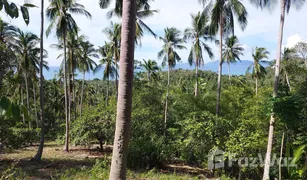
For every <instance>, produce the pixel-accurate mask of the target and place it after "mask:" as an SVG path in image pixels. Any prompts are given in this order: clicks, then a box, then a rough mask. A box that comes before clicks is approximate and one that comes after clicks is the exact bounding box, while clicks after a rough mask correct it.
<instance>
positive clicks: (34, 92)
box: [33, 81, 39, 128]
mask: <svg viewBox="0 0 307 180" xmlns="http://www.w3.org/2000/svg"><path fill="white" fill-rule="evenodd" d="M35 89H36V88H35V82H34V81H33V100H34V113H35V120H36V128H38V127H39V125H38V116H37V110H36V90H35Z"/></svg>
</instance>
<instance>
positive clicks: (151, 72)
mask: <svg viewBox="0 0 307 180" xmlns="http://www.w3.org/2000/svg"><path fill="white" fill-rule="evenodd" d="M140 66H141V67H143V68H144V69H145V70H146V73H147V79H148V81H150V80H151V78H153V79H154V80H158V75H157V73H156V71H159V70H160V68H159V67H158V64H157V62H156V61H155V60H150V59H148V60H147V61H146V60H145V59H143V62H141V63H140Z"/></svg>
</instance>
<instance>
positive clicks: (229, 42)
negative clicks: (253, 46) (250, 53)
mask: <svg viewBox="0 0 307 180" xmlns="http://www.w3.org/2000/svg"><path fill="white" fill-rule="evenodd" d="M222 51H223V61H224V62H226V63H227V64H228V79H229V81H230V63H236V62H237V60H239V61H240V55H243V51H244V48H243V47H242V46H241V44H239V39H238V38H237V36H231V37H229V38H227V39H226V42H225V44H224V45H223V50H222Z"/></svg>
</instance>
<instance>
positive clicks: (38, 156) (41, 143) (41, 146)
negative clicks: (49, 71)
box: [33, 0, 45, 161]
mask: <svg viewBox="0 0 307 180" xmlns="http://www.w3.org/2000/svg"><path fill="white" fill-rule="evenodd" d="M43 53H44V0H41V32H40V65H39V66H40V69H39V77H40V79H39V83H40V86H39V96H40V98H39V100H40V111H41V114H40V120H41V134H40V135H41V137H40V141H39V147H38V150H37V153H36V155H35V156H34V157H33V160H37V161H40V160H41V159H42V154H43V149H44V141H45V119H44V91H43V86H44V80H43V63H44V62H43V59H44V58H43Z"/></svg>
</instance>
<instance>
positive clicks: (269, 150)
mask: <svg viewBox="0 0 307 180" xmlns="http://www.w3.org/2000/svg"><path fill="white" fill-rule="evenodd" d="M280 4H281V5H280V7H281V15H280V27H279V35H278V48H277V58H276V66H275V76H274V89H273V98H276V97H277V93H278V83H279V72H280V59H281V46H282V37H283V29H284V22H285V0H281V1H280ZM273 109H274V108H273ZM275 116H276V114H275V112H274V111H273V110H272V113H271V119H270V128H269V137H268V145H267V152H266V157H265V164H264V172H263V180H267V179H269V173H270V162H271V153H272V145H273V135H274V125H275Z"/></svg>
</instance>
